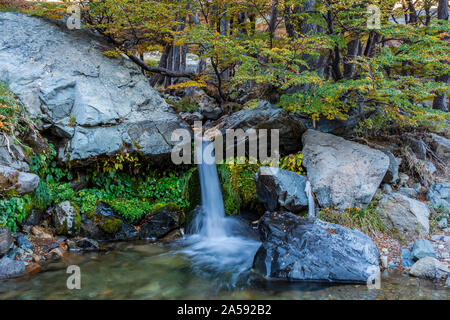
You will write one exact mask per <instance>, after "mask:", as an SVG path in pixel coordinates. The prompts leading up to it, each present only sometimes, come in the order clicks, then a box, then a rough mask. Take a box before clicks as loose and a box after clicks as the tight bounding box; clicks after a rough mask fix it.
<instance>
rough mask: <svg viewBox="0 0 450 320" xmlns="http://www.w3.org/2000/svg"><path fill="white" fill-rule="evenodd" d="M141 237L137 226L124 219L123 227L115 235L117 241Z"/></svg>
mask: <svg viewBox="0 0 450 320" xmlns="http://www.w3.org/2000/svg"><path fill="white" fill-rule="evenodd" d="M137 239H139V233H138V231H137V230H136V228H135V227H133V226H132V225H131V224H129V223H127V222H125V221H122V227H121V228H120V229H119V231H118V232H117V233H116V234H115V235H114V238H113V240H116V241H127V240H137Z"/></svg>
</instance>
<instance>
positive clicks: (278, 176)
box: [255, 167, 308, 213]
mask: <svg viewBox="0 0 450 320" xmlns="http://www.w3.org/2000/svg"><path fill="white" fill-rule="evenodd" d="M306 181H307V180H306V177H305V176H302V175H299V174H296V173H295V172H292V171H286V170H282V169H278V168H273V167H260V168H259V170H258V173H257V174H256V177H255V182H256V192H257V195H258V200H259V201H261V202H262V203H263V204H264V206H265V207H266V209H267V210H268V211H280V210H281V211H290V212H294V213H298V212H300V211H302V210H304V209H305V208H307V207H308V197H307V195H306V194H305V186H306Z"/></svg>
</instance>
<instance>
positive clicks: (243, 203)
mask: <svg viewBox="0 0 450 320" xmlns="http://www.w3.org/2000/svg"><path fill="white" fill-rule="evenodd" d="M217 171H218V174H219V180H220V184H221V186H222V196H223V202H224V206H225V213H226V214H227V215H234V214H237V213H239V211H240V210H242V209H247V210H251V211H254V212H256V213H261V214H262V213H264V208H263V206H262V204H261V203H260V202H259V201H258V199H257V195H256V184H255V180H254V176H255V174H256V172H257V171H258V166H257V165H252V164H242V165H239V164H236V165H233V166H229V165H226V164H221V165H218V166H217Z"/></svg>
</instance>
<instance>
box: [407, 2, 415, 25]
mask: <svg viewBox="0 0 450 320" xmlns="http://www.w3.org/2000/svg"><path fill="white" fill-rule="evenodd" d="M406 3H407V4H408V14H409V19H408V22H407V23H411V24H415V23H417V13H416V8H415V6H414V3H413V2H412V0H407V1H406Z"/></svg>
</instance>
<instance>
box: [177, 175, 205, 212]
mask: <svg viewBox="0 0 450 320" xmlns="http://www.w3.org/2000/svg"><path fill="white" fill-rule="evenodd" d="M182 196H183V198H184V199H186V200H187V201H188V202H189V206H188V207H187V208H186V211H187V212H189V211H192V210H194V208H195V207H196V206H197V205H200V204H201V201H202V191H201V187H200V178H199V176H198V170H197V168H192V169H190V170H189V171H188V172H187V173H186V175H185V182H184V188H183V192H182Z"/></svg>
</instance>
